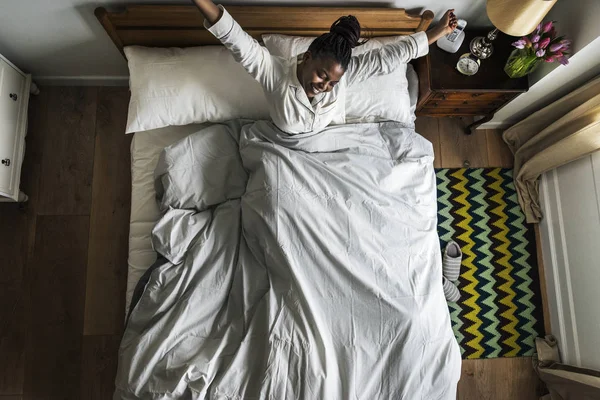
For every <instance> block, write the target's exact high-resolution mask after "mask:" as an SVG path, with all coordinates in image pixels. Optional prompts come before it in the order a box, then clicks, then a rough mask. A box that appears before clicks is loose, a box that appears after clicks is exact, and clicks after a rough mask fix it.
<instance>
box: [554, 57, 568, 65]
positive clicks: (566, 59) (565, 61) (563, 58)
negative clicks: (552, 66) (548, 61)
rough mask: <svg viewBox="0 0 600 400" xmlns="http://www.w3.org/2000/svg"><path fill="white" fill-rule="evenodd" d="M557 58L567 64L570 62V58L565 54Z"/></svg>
mask: <svg viewBox="0 0 600 400" xmlns="http://www.w3.org/2000/svg"><path fill="white" fill-rule="evenodd" d="M557 60H558V62H559V63H561V64H562V65H567V64H568V63H569V59H568V58H567V57H565V56H562V57H558V58H557Z"/></svg>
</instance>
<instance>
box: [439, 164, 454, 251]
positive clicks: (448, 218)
mask: <svg viewBox="0 0 600 400" xmlns="http://www.w3.org/2000/svg"><path fill="white" fill-rule="evenodd" d="M446 171H447V170H440V172H439V173H438V178H439V179H440V181H441V183H440V184H439V185H438V190H439V191H440V192H442V193H443V194H442V195H441V196H440V198H439V199H438V204H443V205H444V208H443V209H442V210H438V214H440V215H442V216H443V217H444V218H445V220H444V222H442V223H441V224H440V226H441V227H442V228H444V229H445V230H446V232H447V233H446V234H445V235H444V236H443V237H440V239H441V240H443V241H444V242H447V241H449V240H450V239H451V238H452V237H453V236H454V228H453V227H452V222H454V219H453V218H452V214H451V213H450V210H451V209H452V205H451V204H450V196H451V195H452V193H451V192H450V189H449V186H450V180H449V179H448V177H447V176H446Z"/></svg>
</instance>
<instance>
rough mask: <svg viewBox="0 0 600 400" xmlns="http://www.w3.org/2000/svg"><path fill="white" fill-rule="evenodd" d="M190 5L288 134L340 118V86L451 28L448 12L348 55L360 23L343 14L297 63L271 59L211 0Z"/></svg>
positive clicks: (417, 52) (390, 66)
mask: <svg viewBox="0 0 600 400" xmlns="http://www.w3.org/2000/svg"><path fill="white" fill-rule="evenodd" d="M194 3H196V5H197V6H198V8H199V9H200V11H201V12H202V14H203V15H204V17H205V18H206V21H205V22H204V25H205V27H206V29H208V30H209V31H210V32H211V33H212V34H213V35H215V37H216V38H217V39H219V40H220V41H221V42H222V43H223V44H224V45H225V47H227V48H228V49H229V50H230V51H231V53H232V54H233V56H234V58H235V59H236V60H237V61H238V62H239V63H241V64H242V66H243V67H244V68H245V69H246V71H248V73H249V74H250V75H252V76H253V77H254V79H256V80H257V81H258V82H259V83H260V84H261V85H262V87H263V90H264V92H265V96H266V98H267V101H268V103H269V113H270V115H271V118H272V119H273V122H274V123H275V125H276V126H277V127H278V128H279V129H281V130H282V131H284V132H287V133H289V134H298V133H305V132H318V131H320V130H322V129H323V128H324V127H325V126H327V125H329V124H330V123H331V122H332V121H333V120H334V119H336V117H339V115H338V114H343V112H344V110H343V107H338V106H337V105H338V104H344V96H345V91H346V87H348V86H350V85H352V84H354V83H358V82H361V81H364V80H365V79H368V78H369V77H371V76H374V75H383V74H388V73H390V72H392V71H393V70H394V69H395V68H396V67H397V66H398V65H399V64H401V63H407V62H409V61H410V60H412V59H413V58H417V57H421V56H423V55H425V54H427V52H428V50H429V45H430V44H431V43H433V42H435V41H436V40H437V39H439V38H440V37H442V36H444V35H447V34H448V33H450V32H452V31H453V30H454V28H455V27H456V17H455V16H454V14H453V11H454V10H448V11H446V13H445V14H444V16H443V17H442V19H441V21H440V23H439V24H438V25H437V26H436V27H435V28H433V29H431V30H429V31H428V32H417V33H415V34H413V35H410V36H407V40H402V41H399V42H395V43H392V44H388V45H387V46H384V47H382V48H381V49H377V50H373V51H370V52H367V53H365V54H362V55H360V56H358V57H352V49H353V48H354V47H356V46H359V45H360V44H361V41H360V24H359V22H358V20H357V19H356V18H355V17H354V16H351V15H349V16H346V17H341V18H339V19H338V20H337V21H335V22H334V23H333V25H332V26H331V30H330V32H329V33H326V34H324V35H321V36H319V37H318V38H316V39H315V40H314V41H313V42H312V43H311V45H310V47H309V48H308V51H307V52H306V53H304V55H302V56H299V57H298V59H297V60H285V59H282V58H279V57H274V56H271V54H270V53H269V51H268V50H267V49H266V48H264V47H262V46H260V45H259V44H258V42H257V41H256V40H254V39H253V38H252V37H251V36H250V35H248V34H247V33H246V32H244V31H243V30H242V28H241V27H240V25H239V24H238V23H237V22H235V20H234V19H233V18H232V17H231V15H230V14H229V13H228V12H227V10H225V8H223V7H222V6H216V5H215V4H214V3H213V2H212V1H211V0H194Z"/></svg>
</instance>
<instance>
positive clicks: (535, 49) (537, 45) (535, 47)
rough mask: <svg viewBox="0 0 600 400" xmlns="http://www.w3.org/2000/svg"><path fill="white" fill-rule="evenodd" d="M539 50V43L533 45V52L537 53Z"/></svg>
mask: <svg viewBox="0 0 600 400" xmlns="http://www.w3.org/2000/svg"><path fill="white" fill-rule="evenodd" d="M539 48H540V45H539V44H538V43H534V44H533V51H537V50H538V49H539Z"/></svg>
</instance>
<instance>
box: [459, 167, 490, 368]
mask: <svg viewBox="0 0 600 400" xmlns="http://www.w3.org/2000/svg"><path fill="white" fill-rule="evenodd" d="M464 173H465V170H464V169H460V170H458V171H456V172H455V173H454V174H453V175H454V176H455V177H456V178H458V179H459V180H460V182H459V183H457V184H456V185H455V186H454V188H455V189H457V190H459V191H460V193H461V194H460V195H459V196H458V197H456V198H455V200H456V202H457V203H459V204H462V206H463V207H461V208H460V209H458V210H457V214H458V215H460V216H461V217H463V218H464V219H462V220H461V221H460V223H458V224H457V225H458V227H459V228H461V229H464V230H465V232H463V233H462V234H461V235H460V236H459V237H458V238H459V239H461V240H462V241H463V242H464V243H466V244H465V246H464V247H463V248H462V252H463V261H462V263H463V266H464V267H466V269H467V270H466V272H463V273H462V274H461V275H462V277H463V278H464V279H465V280H466V281H468V282H469V283H468V284H467V285H466V286H465V287H464V288H463V291H464V292H465V293H468V294H469V297H468V298H467V299H466V300H465V301H464V302H463V304H465V305H467V306H468V307H471V308H472V310H471V311H470V312H469V313H467V314H466V315H465V318H467V319H468V320H469V321H472V322H473V324H472V325H470V326H468V327H467V328H466V329H465V330H466V331H467V332H469V333H470V334H472V335H473V336H474V338H473V339H471V340H469V341H468V342H467V345H468V346H469V347H471V348H472V349H473V350H474V352H473V353H472V354H470V355H469V356H468V358H481V355H482V354H483V350H484V349H483V347H482V346H481V345H480V343H481V341H482V340H483V339H484V337H483V334H482V333H481V331H480V329H479V328H480V327H481V324H482V322H481V320H480V319H479V318H478V315H479V313H480V312H481V308H480V307H479V306H478V305H477V300H478V299H479V293H477V291H476V290H475V286H476V284H477V279H475V277H474V276H473V274H474V272H475V269H476V268H475V265H474V264H473V260H474V259H475V254H474V253H473V251H472V249H473V246H474V242H473V241H472V240H471V235H472V233H473V229H471V227H470V224H471V221H472V220H473V218H472V217H471V216H470V215H469V208H470V207H471V205H470V204H469V202H468V201H467V196H468V194H469V191H468V190H467V189H466V188H465V184H466V183H467V182H468V180H467V178H465V176H464Z"/></svg>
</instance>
